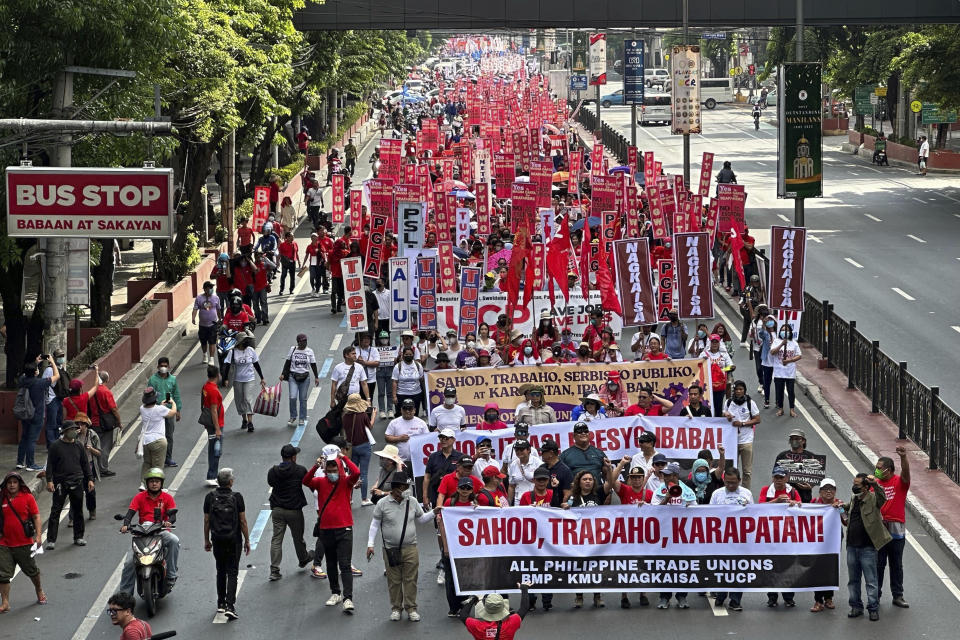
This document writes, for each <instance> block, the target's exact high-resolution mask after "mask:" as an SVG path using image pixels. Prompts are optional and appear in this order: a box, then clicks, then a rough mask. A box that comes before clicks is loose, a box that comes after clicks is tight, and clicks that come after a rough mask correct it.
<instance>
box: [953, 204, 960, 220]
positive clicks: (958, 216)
mask: <svg viewBox="0 0 960 640" xmlns="http://www.w3.org/2000/svg"><path fill="white" fill-rule="evenodd" d="M957 202H960V200H957ZM953 217H954V218H960V213H955V214H953Z"/></svg>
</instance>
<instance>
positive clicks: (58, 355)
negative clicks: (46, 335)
mask: <svg viewBox="0 0 960 640" xmlns="http://www.w3.org/2000/svg"><path fill="white" fill-rule="evenodd" d="M66 356H67V354H66V353H64V352H63V349H61V348H60V347H57V348H56V349H54V350H53V357H54V358H65V357H66Z"/></svg>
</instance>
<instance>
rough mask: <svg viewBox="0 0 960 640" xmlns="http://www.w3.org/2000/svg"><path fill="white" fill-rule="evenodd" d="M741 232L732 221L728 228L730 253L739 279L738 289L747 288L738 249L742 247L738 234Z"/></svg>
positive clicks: (741, 240) (741, 239)
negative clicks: (730, 227) (731, 225)
mask: <svg viewBox="0 0 960 640" xmlns="http://www.w3.org/2000/svg"><path fill="white" fill-rule="evenodd" d="M741 233H743V232H742V231H741V230H740V228H739V227H738V226H737V224H736V223H734V225H733V228H732V229H730V254H731V255H732V256H733V268H734V269H735V270H736V272H737V277H738V278H739V279H740V289H741V290H743V289H746V288H747V277H746V276H745V275H744V273H743V259H742V258H741V257H740V250H741V249H743V238H741V237H740V234H741Z"/></svg>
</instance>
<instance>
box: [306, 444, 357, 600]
mask: <svg viewBox="0 0 960 640" xmlns="http://www.w3.org/2000/svg"><path fill="white" fill-rule="evenodd" d="M321 465H323V473H321V474H319V475H318V474H317V470H318V469H320V466H321ZM359 480H360V468H359V467H358V466H357V465H355V464H354V463H353V461H352V460H350V458H347V457H344V456H342V455H340V449H339V447H337V446H336V445H333V444H328V445H327V446H325V447H324V448H323V455H322V456H321V457H319V458H317V462H316V464H314V465H313V467H311V468H310V470H309V471H307V474H306V475H305V476H303V485H304V486H306V487H309V488H310V489H311V490H312V491H315V492H316V494H317V519H318V521H319V522H318V523H317V530H318V532H319V533H320V535H319V537H317V548H316V551H315V554H314V555H315V560H314V565H313V570H312V572H313V575H314V576H317V577H318V576H319V575H322V572H321V571H320V568H319V566H318V565H319V563H320V560H321V558H326V559H327V578H328V579H329V581H330V593H331V595H330V598H329V599H328V600H327V605H328V606H331V607H332V606H335V605H337V604H341V603H342V606H343V612H344V613H348V614H352V613H353V571H352V570H351V564H350V563H351V557H352V552H353V511H352V510H351V509H350V498H351V496H352V495H353V487H354V485H356V484H357V482H358V481H359ZM338 577H339V579H338ZM341 580H342V581H343V593H342V595H341V591H340V581H341Z"/></svg>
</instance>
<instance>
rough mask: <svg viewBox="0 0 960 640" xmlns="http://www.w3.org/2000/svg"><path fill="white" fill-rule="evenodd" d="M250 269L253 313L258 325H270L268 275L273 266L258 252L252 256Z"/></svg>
mask: <svg viewBox="0 0 960 640" xmlns="http://www.w3.org/2000/svg"><path fill="white" fill-rule="evenodd" d="M250 268H251V269H252V270H253V312H254V315H255V316H256V317H257V322H259V323H260V324H270V307H269V305H268V304H267V287H268V286H269V284H270V282H269V275H270V271H271V269H272V268H274V265H273V264H272V263H271V262H269V261H268V260H267V259H266V258H265V257H264V255H263V254H262V253H260V252H259V251H257V252H256V254H255V255H254V261H253V262H252V263H251V265H250Z"/></svg>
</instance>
